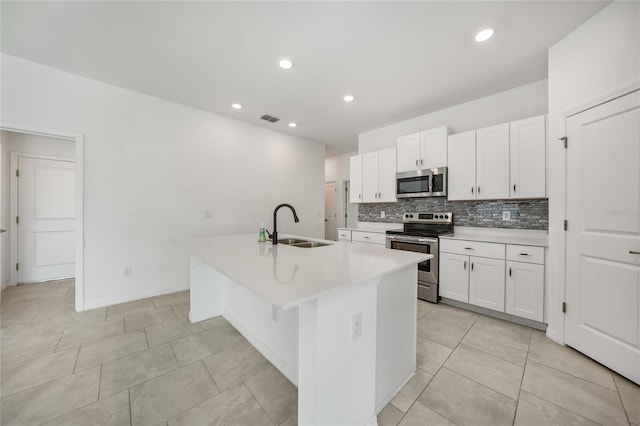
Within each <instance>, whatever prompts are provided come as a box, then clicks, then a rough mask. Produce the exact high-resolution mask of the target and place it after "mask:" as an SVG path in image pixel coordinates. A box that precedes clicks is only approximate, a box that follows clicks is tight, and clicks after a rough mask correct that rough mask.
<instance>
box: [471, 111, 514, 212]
mask: <svg viewBox="0 0 640 426" xmlns="http://www.w3.org/2000/svg"><path fill="white" fill-rule="evenodd" d="M504 198H509V123H505V124H500V125H498V126H491V127H485V128H484V129H478V130H476V199H478V200H487V199H488V200H495V199H504Z"/></svg>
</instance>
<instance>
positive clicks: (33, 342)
mask: <svg viewBox="0 0 640 426" xmlns="http://www.w3.org/2000/svg"><path fill="white" fill-rule="evenodd" d="M61 337H62V333H54V334H50V335H47V336H39V335H32V336H27V337H25V340H24V341H22V342H20V343H19V344H18V346H17V347H16V345H12V344H7V343H5V342H4V339H1V340H0V346H1V347H2V355H0V358H2V364H6V363H9V362H16V361H27V360H30V359H34V358H38V357H40V356H42V355H46V354H50V353H53V352H55V350H56V348H57V347H58V343H59V342H60V338H61ZM5 351H6V352H5Z"/></svg>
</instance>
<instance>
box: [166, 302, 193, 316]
mask: <svg viewBox="0 0 640 426" xmlns="http://www.w3.org/2000/svg"><path fill="white" fill-rule="evenodd" d="M171 309H173V312H175V314H176V317H177V318H182V319H189V310H190V309H191V302H183V303H178V304H177V305H173V306H171Z"/></svg>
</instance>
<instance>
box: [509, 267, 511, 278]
mask: <svg viewBox="0 0 640 426" xmlns="http://www.w3.org/2000/svg"><path fill="white" fill-rule="evenodd" d="M509 276H511V268H509Z"/></svg>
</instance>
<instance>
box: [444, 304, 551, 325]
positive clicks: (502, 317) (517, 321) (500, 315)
mask: <svg viewBox="0 0 640 426" xmlns="http://www.w3.org/2000/svg"><path fill="white" fill-rule="evenodd" d="M440 302H441V303H442V304H443V305H450V306H454V307H456V308H460V309H465V310H467V311H471V312H475V313H477V314H482V315H486V316H488V317H493V318H497V319H500V320H504V321H509V322H513V323H515V324H519V325H524V326H525V327H531V328H535V329H536V330H540V331H545V330H546V329H547V324H545V323H543V322H538V321H533V320H530V319H527V318H521V317H518V316H515V315H511V314H507V313H504V312H499V311H494V310H492V309H487V308H483V307H482V306H476V305H471V304H469V303H464V302H459V301H457V300H453V299H448V298H446V297H441V298H440Z"/></svg>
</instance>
